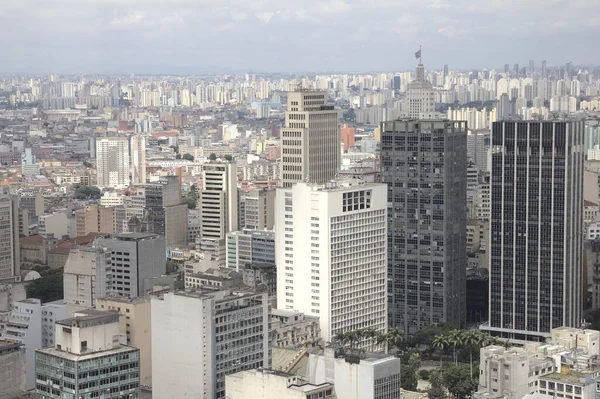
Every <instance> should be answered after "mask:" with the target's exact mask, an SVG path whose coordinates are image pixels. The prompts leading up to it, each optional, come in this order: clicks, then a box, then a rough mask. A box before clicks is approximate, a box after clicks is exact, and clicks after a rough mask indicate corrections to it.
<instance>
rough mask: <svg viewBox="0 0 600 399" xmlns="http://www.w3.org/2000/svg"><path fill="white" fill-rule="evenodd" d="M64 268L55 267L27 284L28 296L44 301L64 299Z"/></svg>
mask: <svg viewBox="0 0 600 399" xmlns="http://www.w3.org/2000/svg"><path fill="white" fill-rule="evenodd" d="M62 273H63V269H62V268H60V269H55V270H51V271H49V272H48V274H47V275H45V276H43V277H41V278H38V279H37V280H33V281H32V282H30V283H28V284H27V298H37V299H39V300H40V301H41V302H42V303H44V302H52V301H57V300H59V299H63V297H64V295H63V274H62Z"/></svg>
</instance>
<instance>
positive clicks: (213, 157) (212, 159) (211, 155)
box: [208, 152, 217, 161]
mask: <svg viewBox="0 0 600 399" xmlns="http://www.w3.org/2000/svg"><path fill="white" fill-rule="evenodd" d="M208 159H210V160H211V161H216V160H217V154H215V153H214V152H213V153H212V154H210V155H209V156H208Z"/></svg>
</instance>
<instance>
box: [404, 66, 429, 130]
mask: <svg viewBox="0 0 600 399" xmlns="http://www.w3.org/2000/svg"><path fill="white" fill-rule="evenodd" d="M406 104H407V108H406V112H407V114H408V117H409V118H415V119H435V118H436V115H435V92H434V91H433V86H432V85H431V83H430V82H429V81H427V80H426V79H425V67H424V66H423V65H422V64H419V65H417V78H416V79H415V80H413V81H412V82H411V83H409V85H408V90H407V91H406Z"/></svg>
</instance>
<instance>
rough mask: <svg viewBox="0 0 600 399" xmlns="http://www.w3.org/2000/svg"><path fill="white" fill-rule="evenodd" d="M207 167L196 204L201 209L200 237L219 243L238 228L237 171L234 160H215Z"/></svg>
mask: <svg viewBox="0 0 600 399" xmlns="http://www.w3.org/2000/svg"><path fill="white" fill-rule="evenodd" d="M203 169H204V170H203V177H204V181H203V183H202V190H200V195H199V198H198V203H197V205H196V209H200V239H201V241H205V240H206V241H212V242H216V241H218V240H224V239H225V238H226V235H227V233H229V232H231V231H236V230H237V225H238V216H237V212H238V199H237V198H238V190H237V174H236V169H235V164H233V163H224V162H212V163H208V164H205V165H204V168H203Z"/></svg>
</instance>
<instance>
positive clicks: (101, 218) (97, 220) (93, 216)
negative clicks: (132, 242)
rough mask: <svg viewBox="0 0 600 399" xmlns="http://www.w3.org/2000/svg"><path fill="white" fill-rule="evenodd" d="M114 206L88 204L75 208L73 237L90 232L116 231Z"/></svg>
mask: <svg viewBox="0 0 600 399" xmlns="http://www.w3.org/2000/svg"><path fill="white" fill-rule="evenodd" d="M114 210H115V208H113V207H104V206H98V204H90V205H88V206H86V207H85V208H82V209H78V210H76V211H75V212H74V213H75V228H76V235H75V237H81V236H85V235H87V234H90V233H104V234H112V233H114V232H115V231H116V227H117V226H116V225H115V212H114Z"/></svg>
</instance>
